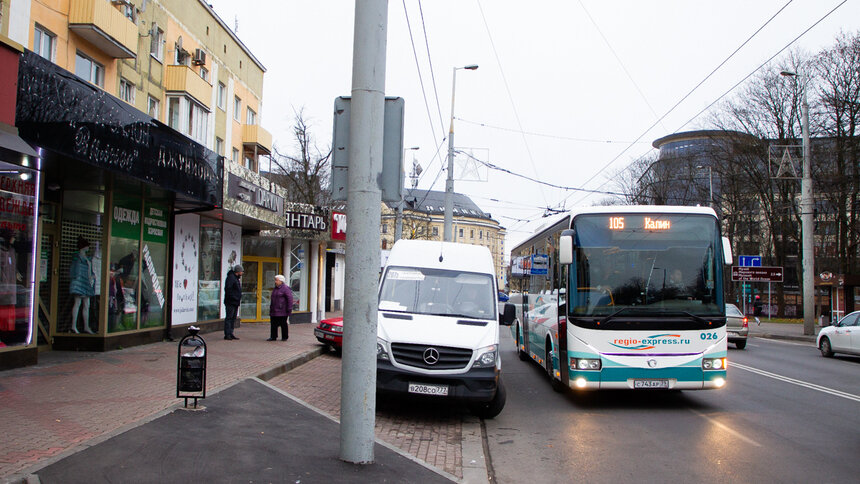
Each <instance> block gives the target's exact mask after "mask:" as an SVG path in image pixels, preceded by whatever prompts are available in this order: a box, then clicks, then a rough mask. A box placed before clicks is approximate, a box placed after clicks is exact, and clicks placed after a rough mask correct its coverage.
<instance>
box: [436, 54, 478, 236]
mask: <svg viewBox="0 0 860 484" xmlns="http://www.w3.org/2000/svg"><path fill="white" fill-rule="evenodd" d="M477 68H478V66H477V65H475V64H470V65H468V66H463V67H455V68H454V79H453V80H452V81H451V128H450V129H449V130H448V177H447V179H446V180H445V228H444V238H443V240H445V242H451V241H452V240H453V224H454V93H455V92H456V87H457V70H458V69H468V70H470V71H474V70H475V69H477Z"/></svg>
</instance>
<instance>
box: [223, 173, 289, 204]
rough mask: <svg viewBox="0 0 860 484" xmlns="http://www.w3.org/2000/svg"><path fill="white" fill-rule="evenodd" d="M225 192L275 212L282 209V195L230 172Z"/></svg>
mask: <svg viewBox="0 0 860 484" xmlns="http://www.w3.org/2000/svg"><path fill="white" fill-rule="evenodd" d="M227 183H228V186H227V192H228V196H229V197H230V198H235V199H236V200H239V201H242V202H245V203H250V204H253V205H256V206H258V207H260V208H265V209H266V210H271V211H272V212H275V213H281V211H282V210H283V209H284V197H282V196H280V195H277V194H275V193H273V192H270V191H268V190H266V189H264V188H263V187H260V186H258V185H255V184H253V183H251V182H249V181H248V180H245V179H244V178H240V177H239V176H237V175H234V174H233V173H230V177H229V178H228V181H227Z"/></svg>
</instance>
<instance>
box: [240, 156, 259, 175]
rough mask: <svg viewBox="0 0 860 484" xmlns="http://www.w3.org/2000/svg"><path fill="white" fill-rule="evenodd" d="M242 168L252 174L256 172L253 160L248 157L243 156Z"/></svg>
mask: <svg viewBox="0 0 860 484" xmlns="http://www.w3.org/2000/svg"><path fill="white" fill-rule="evenodd" d="M242 166H244V167H245V168H247V169H249V170H251V171H253V172H256V171H257V169H256V168H255V167H254V158H251V157H250V156H245V160H244V163H243V165H242Z"/></svg>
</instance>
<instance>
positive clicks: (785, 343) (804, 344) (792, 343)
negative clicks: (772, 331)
mask: <svg viewBox="0 0 860 484" xmlns="http://www.w3.org/2000/svg"><path fill="white" fill-rule="evenodd" d="M756 338H759V339H766V340H768V341H771V342H773V343H780V344H784V345H793V346H807V347H809V346H812V347H813V348H815V347H816V346H815V345H814V344H812V343H796V342H794V341H786V340H784V339H775V338H762V337H761V336H756Z"/></svg>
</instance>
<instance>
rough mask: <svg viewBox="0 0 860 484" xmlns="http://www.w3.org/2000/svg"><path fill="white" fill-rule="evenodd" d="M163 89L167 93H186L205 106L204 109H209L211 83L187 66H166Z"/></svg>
mask: <svg viewBox="0 0 860 484" xmlns="http://www.w3.org/2000/svg"><path fill="white" fill-rule="evenodd" d="M164 90H165V91H167V92H169V93H170V92H182V93H185V94H188V95H189V96H191V97H193V98H194V100H195V101H197V102H199V103H200V104H202V105H204V106H206V109H211V107H210V102H211V101H212V85H211V84H209V83H208V82H206V81H204V80H203V78H202V77H200V76H199V75H198V74H197V73H196V72H194V71H193V70H192V69H191V68H190V67H188V66H181V65H179V66H176V65H174V66H167V69H166V70H165V73H164Z"/></svg>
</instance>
